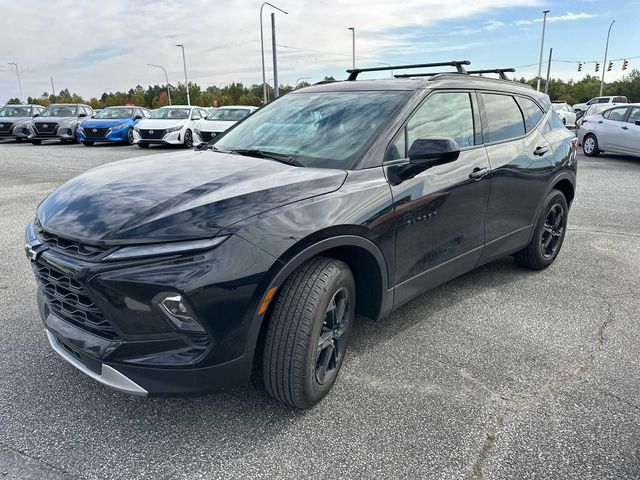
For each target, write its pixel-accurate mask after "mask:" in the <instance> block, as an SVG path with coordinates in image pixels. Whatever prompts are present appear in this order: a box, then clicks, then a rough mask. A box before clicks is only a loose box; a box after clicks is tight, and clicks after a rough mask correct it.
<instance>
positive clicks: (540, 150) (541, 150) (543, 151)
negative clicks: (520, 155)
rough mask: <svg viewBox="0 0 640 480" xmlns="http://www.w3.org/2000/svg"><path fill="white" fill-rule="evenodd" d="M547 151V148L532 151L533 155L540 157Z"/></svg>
mask: <svg viewBox="0 0 640 480" xmlns="http://www.w3.org/2000/svg"><path fill="white" fill-rule="evenodd" d="M548 151H549V147H538V148H536V149H535V150H534V151H533V154H534V155H538V156H540V157H541V156H542V155H544V154H545V153H547V152H548Z"/></svg>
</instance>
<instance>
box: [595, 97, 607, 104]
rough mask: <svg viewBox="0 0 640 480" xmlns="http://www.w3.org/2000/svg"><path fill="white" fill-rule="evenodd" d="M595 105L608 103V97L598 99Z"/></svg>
mask: <svg viewBox="0 0 640 480" xmlns="http://www.w3.org/2000/svg"><path fill="white" fill-rule="evenodd" d="M597 103H609V97H601V98H599V99H598V101H597Z"/></svg>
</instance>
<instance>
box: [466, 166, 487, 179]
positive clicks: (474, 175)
mask: <svg viewBox="0 0 640 480" xmlns="http://www.w3.org/2000/svg"><path fill="white" fill-rule="evenodd" d="M488 173H489V169H488V168H486V167H485V168H479V167H476V168H474V169H473V171H472V172H471V173H470V174H469V178H471V179H473V180H480V179H481V178H482V177H484V176H485V175H486V174H488Z"/></svg>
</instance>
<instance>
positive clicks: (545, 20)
mask: <svg viewBox="0 0 640 480" xmlns="http://www.w3.org/2000/svg"><path fill="white" fill-rule="evenodd" d="M550 11H551V10H544V11H543V12H542V13H544V17H543V19H542V42H541V43H540V62H539V63H538V86H537V87H536V90H538V91H540V75H542V54H543V52H544V31H545V28H546V26H547V13H549V12H550Z"/></svg>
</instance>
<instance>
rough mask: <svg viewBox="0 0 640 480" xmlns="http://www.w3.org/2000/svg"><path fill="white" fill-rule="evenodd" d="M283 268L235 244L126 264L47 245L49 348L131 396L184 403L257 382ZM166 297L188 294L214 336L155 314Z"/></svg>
mask: <svg viewBox="0 0 640 480" xmlns="http://www.w3.org/2000/svg"><path fill="white" fill-rule="evenodd" d="M38 248H42V247H38ZM273 261H274V258H273V257H271V256H269V255H268V254H266V253H265V252H263V251H262V250H260V249H257V248H255V247H253V245H251V244H249V243H248V242H246V241H245V240H243V239H241V238H240V237H237V236H231V237H230V238H229V239H227V240H226V241H225V242H223V243H222V244H220V245H219V246H218V247H216V248H214V249H212V250H209V251H204V252H198V253H197V254H196V253H191V254H183V255H173V256H171V257H157V258H155V259H146V260H135V261H134V260H128V261H122V262H115V261H114V262H100V261H83V260H79V259H75V258H70V257H69V256H67V255H64V254H61V252H59V251H56V250H55V249H54V248H46V246H45V248H44V249H43V250H42V251H41V252H40V254H39V255H38V256H37V260H35V261H33V260H32V262H31V264H32V267H33V269H34V273H35V275H36V279H37V281H38V286H39V288H38V306H39V309H40V315H41V317H42V320H43V322H44V326H45V328H46V330H47V336H48V337H49V342H50V343H51V346H52V348H53V349H54V350H55V351H56V352H58V353H59V354H60V355H61V356H62V357H63V358H65V360H67V361H68V362H69V363H71V364H72V365H73V366H75V367H76V368H78V369H79V370H81V371H82V372H84V373H85V374H87V375H89V376H90V377H91V378H93V379H94V380H96V381H99V382H100V383H103V384H105V385H107V386H110V387H112V388H115V389H117V390H120V391H123V392H125V393H129V394H134V395H160V396H183V395H195V394H201V393H208V392H216V391H220V390H225V389H229V388H233V387H236V386H242V385H245V384H246V383H247V382H248V379H249V376H250V374H251V368H252V364H253V354H254V348H255V341H254V342H253V343H252V341H251V340H250V336H251V335H250V327H251V326H253V325H254V324H255V323H254V322H255V319H256V310H257V305H258V303H259V301H260V298H261V295H262V293H263V292H262V289H261V288H260V285H261V281H262V279H263V277H264V276H265V275H266V272H267V271H268V269H269V268H270V266H271V265H272V264H273ZM43 271H44V273H43ZM158 292H176V293H179V294H181V295H182V296H183V297H184V298H185V299H186V300H187V301H188V302H189V304H190V306H191V307H192V309H193V311H194V312H195V314H196V315H197V318H198V319H199V320H200V322H201V323H202V324H203V326H204V327H205V330H206V332H205V333H197V334H194V333H193V332H183V331H180V330H178V329H177V328H176V327H174V326H173V325H172V324H171V323H170V322H168V321H167V320H166V319H165V318H164V317H163V316H162V314H161V313H160V312H159V311H158V310H157V309H156V308H155V306H154V303H153V302H154V300H153V299H154V298H156V297H157V295H158ZM78 310H80V311H83V312H92V311H94V312H97V313H99V314H100V318H102V319H103V321H102V322H98V321H96V320H95V314H93V313H91V314H90V315H91V317H90V318H89V316H87V315H85V316H84V318H80V321H77V319H76V318H75V317H76V316H77V315H76V314H77V313H78ZM63 317H64V318H63ZM87 319H88V320H89V321H86V322H85V321H84V320H87ZM107 324H108V325H107Z"/></svg>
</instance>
